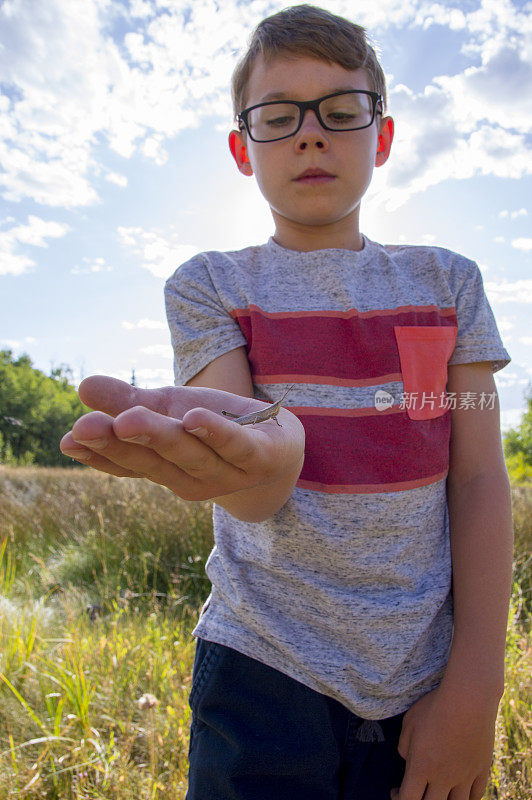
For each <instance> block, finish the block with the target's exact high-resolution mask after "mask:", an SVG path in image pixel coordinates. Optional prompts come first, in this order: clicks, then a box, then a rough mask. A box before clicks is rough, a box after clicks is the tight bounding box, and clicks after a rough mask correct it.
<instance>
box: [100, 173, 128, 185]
mask: <svg viewBox="0 0 532 800" xmlns="http://www.w3.org/2000/svg"><path fill="white" fill-rule="evenodd" d="M105 180H106V181H109V183H116V185H117V186H121V187H122V188H125V187H126V186H127V178H126V176H125V175H119V173H118V172H108V173H107V175H106V176H105Z"/></svg>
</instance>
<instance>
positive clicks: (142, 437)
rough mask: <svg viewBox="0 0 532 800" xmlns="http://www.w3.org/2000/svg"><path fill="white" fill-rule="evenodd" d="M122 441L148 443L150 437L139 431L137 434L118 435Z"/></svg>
mask: <svg viewBox="0 0 532 800" xmlns="http://www.w3.org/2000/svg"><path fill="white" fill-rule="evenodd" d="M119 438H120V440H121V441H122V442H134V443H135V444H149V443H150V437H149V436H148V435H147V434H146V433H141V434H140V435H139V436H127V437H126V436H120V437H119Z"/></svg>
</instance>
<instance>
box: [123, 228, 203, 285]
mask: <svg viewBox="0 0 532 800" xmlns="http://www.w3.org/2000/svg"><path fill="white" fill-rule="evenodd" d="M118 235H119V238H120V241H121V243H122V244H123V245H124V246H125V247H128V248H130V249H131V251H132V252H133V253H134V255H136V256H139V257H140V259H141V261H142V267H143V268H144V269H147V270H149V272H151V273H152V275H155V277H157V278H169V277H170V275H172V274H173V273H174V272H175V270H176V269H177V268H178V266H179V265H180V264H183V262H185V261H188V259H189V258H192V256H194V255H196V254H197V253H198V252H199V250H200V248H198V247H194V246H193V245H186V244H181V243H180V242H179V238H178V236H177V234H176V233H174V232H170V233H169V234H168V235H167V236H165V235H164V234H163V233H162V232H161V231H160V230H158V229H152V230H149V231H148V230H144V229H143V228H140V227H136V228H118Z"/></svg>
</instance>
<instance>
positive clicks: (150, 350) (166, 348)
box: [140, 344, 174, 359]
mask: <svg viewBox="0 0 532 800" xmlns="http://www.w3.org/2000/svg"><path fill="white" fill-rule="evenodd" d="M140 352H141V353H143V354H144V355H146V356H159V357H160V358H171V359H173V357H174V351H173V350H172V348H171V347H170V345H167V344H149V345H146V347H141V349H140Z"/></svg>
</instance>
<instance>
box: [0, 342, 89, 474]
mask: <svg viewBox="0 0 532 800" xmlns="http://www.w3.org/2000/svg"><path fill="white" fill-rule="evenodd" d="M69 377H70V378H71V377H72V371H71V370H70V369H69V368H68V367H66V366H64V365H62V366H60V367H57V368H55V369H53V370H52V373H51V375H49V376H47V375H45V374H44V373H43V372H41V370H38V369H35V367H33V365H32V362H31V360H30V358H29V356H28V355H26V354H24V355H22V356H19V358H17V359H15V358H14V357H13V353H12V351H11V350H0V463H2V464H9V465H19V466H28V465H30V464H38V465H41V466H66V465H69V466H70V465H71V464H72V461H71V459H69V458H67V457H66V456H64V455H63V454H62V453H61V452H60V450H59V442H60V440H61V438H62V437H63V436H64V434H65V433H66V432H67V431H68V430H69V429H70V428H71V427H72V425H73V424H74V422H75V421H76V420H77V419H78V418H79V417H80V416H82V415H83V414H85V413H87V411H88V410H89V409H87V408H86V407H85V406H84V405H83V403H82V402H81V400H80V399H79V397H78V395H77V392H76V390H75V388H74V387H73V386H72V385H71V384H70V383H69Z"/></svg>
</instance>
